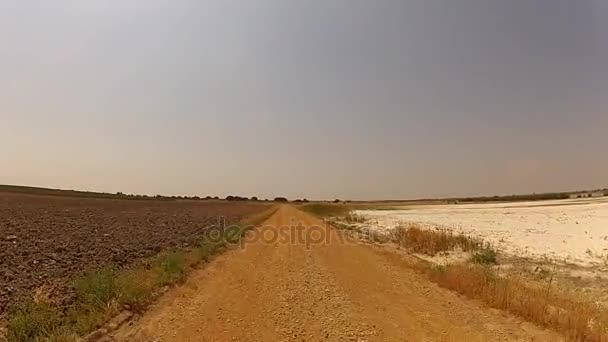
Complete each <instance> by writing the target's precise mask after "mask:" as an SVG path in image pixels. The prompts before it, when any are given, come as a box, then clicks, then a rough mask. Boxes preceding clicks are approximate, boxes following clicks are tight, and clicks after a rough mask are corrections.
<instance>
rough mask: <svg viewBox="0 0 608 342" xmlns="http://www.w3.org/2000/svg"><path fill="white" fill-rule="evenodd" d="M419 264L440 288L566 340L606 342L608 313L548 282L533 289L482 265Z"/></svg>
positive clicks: (529, 285)
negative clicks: (525, 321)
mask: <svg viewBox="0 0 608 342" xmlns="http://www.w3.org/2000/svg"><path fill="white" fill-rule="evenodd" d="M420 265H422V264H420ZM420 265H419V266H418V267H419V269H420V270H422V271H423V272H424V273H426V274H427V276H428V277H429V279H430V280H431V281H433V282H435V283H437V284H438V285H440V286H441V287H444V288H447V289H450V290H454V291H456V292H458V293H461V294H463V295H465V296H467V297H469V298H473V299H479V300H482V301H483V302H485V303H486V304H487V305H489V306H490V307H493V308H496V309H501V310H505V311H508V312H511V313H513V314H515V315H518V316H520V317H522V318H524V319H526V320H528V321H530V322H534V323H536V324H540V325H542V326H546V327H549V328H552V329H555V330H557V331H560V332H561V333H563V334H564V335H565V336H566V337H567V338H568V339H569V340H572V341H608V336H607V335H606V334H607V333H608V329H607V328H608V316H607V313H606V312H605V311H604V310H602V308H600V307H599V306H598V305H596V304H594V303H591V302H586V301H583V300H577V299H574V298H573V297H571V296H569V295H568V294H566V293H562V292H560V291H558V290H557V289H552V288H551V283H550V282H548V283H547V284H546V286H534V285H532V284H530V283H527V282H525V281H524V280H523V279H522V278H515V277H512V276H509V277H501V276H499V275H498V274H497V273H496V271H495V270H493V269H492V268H487V267H481V266H473V265H452V266H447V267H429V266H428V265H426V266H420Z"/></svg>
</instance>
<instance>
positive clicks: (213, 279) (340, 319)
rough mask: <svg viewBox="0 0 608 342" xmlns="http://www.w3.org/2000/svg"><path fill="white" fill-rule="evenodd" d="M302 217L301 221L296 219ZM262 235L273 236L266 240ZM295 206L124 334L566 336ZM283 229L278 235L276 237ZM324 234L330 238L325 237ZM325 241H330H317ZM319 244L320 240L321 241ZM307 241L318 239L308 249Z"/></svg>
mask: <svg viewBox="0 0 608 342" xmlns="http://www.w3.org/2000/svg"><path fill="white" fill-rule="evenodd" d="M297 223H302V224H303V225H302V226H301V227H296V228H294V226H296V224H297ZM261 234H263V235H264V236H266V238H265V239H259V238H256V237H259V236H260V235H261ZM338 234H339V233H338V232H337V231H335V230H333V229H331V228H327V227H325V226H324V225H323V223H322V222H320V221H318V220H316V219H314V218H312V217H311V216H309V215H307V214H304V213H302V212H300V211H298V210H297V209H295V208H293V207H290V206H283V207H281V208H280V209H279V210H278V211H277V212H276V214H275V215H274V216H272V217H271V218H270V219H269V220H268V221H267V222H266V224H265V225H264V228H262V229H258V230H257V231H254V232H252V233H251V234H250V235H249V236H248V240H249V242H248V243H246V244H245V248H244V249H238V250H234V251H230V252H228V253H226V254H224V255H222V256H220V257H219V258H217V259H216V260H215V261H214V262H213V263H212V264H211V265H209V267H207V268H205V269H203V270H200V271H197V272H196V273H195V274H194V275H193V276H192V277H191V278H190V279H189V280H188V281H187V283H186V284H185V285H184V286H182V287H180V288H177V289H174V290H172V291H170V292H169V293H167V294H166V295H165V296H164V297H163V298H161V299H160V301H159V302H158V303H157V304H156V305H155V306H153V307H152V308H151V309H150V311H148V313H147V314H145V315H144V316H143V317H142V318H140V319H139V320H137V321H135V322H134V323H133V324H132V325H131V326H125V327H123V328H122V329H120V330H118V331H117V332H116V333H115V334H114V335H113V336H111V338H112V339H115V340H119V341H296V340H297V341H319V340H329V341H341V340H352V341H357V340H358V341H464V340H466V341H498V340H508V341H532V340H534V341H559V340H561V339H562V338H561V337H560V336H557V335H555V334H554V333H552V332H549V331H546V330H543V329H540V328H538V327H536V326H534V325H532V324H530V323H526V322H523V321H521V320H520V319H517V318H515V317H512V316H509V315H507V314H505V313H503V312H500V311H497V310H491V309H488V308H486V307H484V306H483V305H482V304H480V303H477V302H473V301H469V300H466V299H463V298H462V297H460V296H458V295H456V294H454V293H452V292H450V291H447V290H444V289H441V288H439V287H437V286H435V285H433V284H431V283H429V282H428V281H426V280H425V279H423V278H421V276H419V275H418V274H416V273H414V272H413V271H412V270H410V269H409V268H408V267H407V266H406V264H405V262H404V261H403V259H402V258H401V257H400V256H398V255H397V254H394V253H390V252H386V251H383V250H381V249H378V248H374V247H372V246H369V245H365V244H357V243H348V242H344V241H341V239H340V235H338ZM277 236H278V237H279V239H278V240H276V239H273V237H277ZM319 237H323V238H321V239H320V238H319ZM320 240H322V241H324V242H319V241H320ZM313 242H316V243H313ZM307 243H308V244H310V246H309V247H307Z"/></svg>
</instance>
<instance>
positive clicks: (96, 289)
mask: <svg viewBox="0 0 608 342" xmlns="http://www.w3.org/2000/svg"><path fill="white" fill-rule="evenodd" d="M274 211H275V209H274V208H271V209H269V210H267V211H265V212H262V213H259V214H257V215H255V216H251V217H250V218H248V219H245V220H243V222H242V223H241V224H239V225H233V226H230V227H226V228H225V229H221V230H219V232H220V234H218V235H217V236H216V235H214V236H211V235H212V234H208V236H206V237H204V238H203V239H201V241H200V243H199V245H198V246H197V247H196V248H193V249H188V250H172V251H167V252H163V253H161V254H159V255H157V256H156V257H154V258H151V259H148V260H146V261H143V262H141V263H140V264H138V265H137V266H134V267H132V268H128V269H118V268H113V267H111V266H108V267H105V268H101V269H95V270H91V271H89V272H86V273H85V274H83V275H82V276H81V277H78V278H77V279H75V280H74V281H73V284H72V285H73V290H74V292H75V295H74V298H73V300H72V301H71V303H70V304H69V306H67V307H65V306H61V305H57V304H55V303H54V302H53V301H52V300H51V299H49V298H36V296H33V295H32V296H29V297H26V298H23V299H22V300H21V301H19V302H17V303H16V304H15V305H12V306H11V307H10V308H9V310H8V315H7V322H8V324H7V327H6V328H7V338H8V341H58V342H59V341H76V340H78V338H79V337H81V336H84V335H86V334H88V333H89V332H92V331H94V330H95V329H98V328H101V327H103V326H104V324H106V323H107V322H108V321H109V320H110V319H111V318H113V317H115V316H116V315H118V314H120V313H121V312H122V311H123V310H130V311H133V312H142V311H144V310H145V308H146V307H147V306H148V305H149V304H150V303H151V302H152V301H153V300H154V299H155V298H156V297H157V296H158V295H160V294H161V293H163V292H164V290H166V289H167V288H168V287H170V286H175V285H177V284H180V283H182V282H183V281H184V280H185V279H186V277H187V275H188V273H189V272H191V271H192V270H194V269H196V267H198V266H199V265H201V264H203V263H205V262H208V261H209V260H210V259H211V258H212V257H213V256H214V255H216V254H218V253H220V252H221V251H223V250H226V249H227V248H229V247H230V245H232V244H235V243H238V241H239V239H240V237H241V236H243V235H244V234H245V233H246V232H247V231H248V230H249V229H251V228H253V227H255V226H258V225H259V224H261V223H263V222H264V221H265V220H266V219H267V218H268V217H270V216H271V215H272V214H273V213H274ZM0 340H1V337H0Z"/></svg>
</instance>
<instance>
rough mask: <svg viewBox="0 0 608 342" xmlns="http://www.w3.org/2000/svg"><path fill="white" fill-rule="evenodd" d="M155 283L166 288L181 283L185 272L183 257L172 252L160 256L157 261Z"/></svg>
mask: <svg viewBox="0 0 608 342" xmlns="http://www.w3.org/2000/svg"><path fill="white" fill-rule="evenodd" d="M157 268H158V271H157V273H158V274H157V279H156V281H157V283H158V285H159V286H167V285H171V284H175V283H177V282H179V281H181V280H182V279H183V277H184V274H185V272H186V262H185V258H184V255H183V254H182V253H178V252H172V253H168V254H165V255H162V256H161V257H160V258H159V260H158V266H157Z"/></svg>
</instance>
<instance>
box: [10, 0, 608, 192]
mask: <svg viewBox="0 0 608 342" xmlns="http://www.w3.org/2000/svg"><path fill="white" fill-rule="evenodd" d="M607 151H608V2H606V1H604V0H578V1H572V0H510V1H504V0H403V1H397V0H376V1H369V0H308V1H296V0H257V1H233V0H226V1H201V0H166V1H161V0H103V1H102V0H89V1H80V0H54V1H35V0H24V1H14V0H0V184H20V185H35V186H45V187H54V188H66V189H81V190H95V191H108V192H117V191H122V192H126V193H146V194H157V193H160V194H168V195H172V194H182V195H203V196H206V195H213V196H215V195H217V196H226V195H242V196H254V195H255V196H258V197H262V198H265V197H274V196H286V197H289V198H302V197H306V198H309V199H333V198H342V199H397V198H399V199H405V198H429V197H444V196H470V195H494V194H514V193H531V192H547V191H562V190H577V189H594V188H600V187H601V188H603V187H608V158H607V157H606V156H607Z"/></svg>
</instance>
